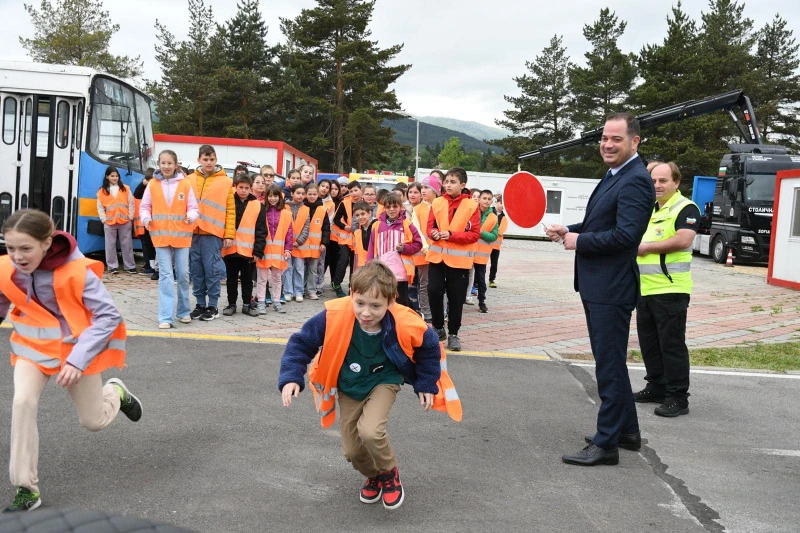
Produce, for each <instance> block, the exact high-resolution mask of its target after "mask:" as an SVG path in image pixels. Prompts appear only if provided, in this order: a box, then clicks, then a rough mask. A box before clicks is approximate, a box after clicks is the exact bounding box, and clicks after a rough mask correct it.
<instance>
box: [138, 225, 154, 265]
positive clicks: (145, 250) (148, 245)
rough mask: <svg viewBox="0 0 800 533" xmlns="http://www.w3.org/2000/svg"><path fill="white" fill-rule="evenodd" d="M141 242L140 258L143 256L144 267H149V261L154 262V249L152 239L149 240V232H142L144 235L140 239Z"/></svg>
mask: <svg viewBox="0 0 800 533" xmlns="http://www.w3.org/2000/svg"><path fill="white" fill-rule="evenodd" d="M140 240H141V241H142V256H144V266H145V267H149V266H150V261H155V260H156V249H155V247H154V246H153V239H151V238H150V232H149V231H147V230H144V235H142V236H141V237H140Z"/></svg>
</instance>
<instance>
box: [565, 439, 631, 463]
mask: <svg viewBox="0 0 800 533" xmlns="http://www.w3.org/2000/svg"><path fill="white" fill-rule="evenodd" d="M561 460H562V461H564V462H565V463H567V464H569V465H579V466H596V465H616V464H619V450H616V449H615V450H604V449H603V448H600V447H599V446H595V445H594V444H590V445H588V446H587V447H585V448H584V449H582V450H580V451H578V452H575V453H573V454H569V455H565V456H563V457H562V458H561Z"/></svg>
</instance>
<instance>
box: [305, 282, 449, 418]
mask: <svg viewBox="0 0 800 533" xmlns="http://www.w3.org/2000/svg"><path fill="white" fill-rule="evenodd" d="M389 312H390V313H392V316H393V317H394V320H395V324H396V331H397V339H398V342H399V343H400V348H402V350H403V353H404V354H405V355H406V356H407V357H408V358H409V359H411V361H414V348H418V347H420V346H422V336H423V334H424V333H425V331H426V330H427V329H428V326H427V324H425V322H424V321H423V320H422V319H421V318H420V317H419V315H418V314H417V313H416V312H414V311H412V310H411V309H409V308H408V307H406V306H404V305H393V306H391V307H389ZM355 321H356V315H355V313H354V312H353V301H352V298H351V297H350V296H346V297H344V298H337V299H335V300H328V301H327V302H325V340H324V342H323V345H322V349H321V350H320V352H319V353H318V354H317V356H316V357H315V358H314V360H313V361H312V362H311V366H310V367H309V370H308V381H309V384H310V385H311V390H312V391H313V392H314V404H315V406H316V408H317V412H318V413H319V416H320V422H321V423H322V427H325V428H328V427H331V426H332V425H333V423H334V421H335V420H336V391H337V388H338V383H339V371H340V370H341V368H342V363H343V362H344V358H345V356H346V355H347V350H348V348H349V347H350V340H351V338H352V336H353V325H354V324H355ZM439 347H440V350H441V376H440V377H439V380H438V381H437V382H436V385H437V387H439V392H437V393H436V394H435V395H434V398H433V408H434V409H435V410H437V411H442V412H446V413H447V414H448V416H450V418H452V419H453V420H455V421H456V422H460V421H461V418H462V414H463V413H462V409H461V400H460V399H459V398H458V393H457V392H456V388H455V385H453V380H452V379H450V375H449V374H448V373H447V359H446V355H445V351H444V346H442V343H439Z"/></svg>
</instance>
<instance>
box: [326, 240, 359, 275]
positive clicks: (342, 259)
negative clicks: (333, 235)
mask: <svg viewBox="0 0 800 533" xmlns="http://www.w3.org/2000/svg"><path fill="white" fill-rule="evenodd" d="M353 257H354V254H353V251H352V250H351V249H350V247H349V246H347V245H346V244H340V245H339V257H338V258H337V259H336V272H334V273H333V274H331V283H335V284H336V285H341V284H342V281H344V273H345V272H346V271H347V265H348V264H349V265H350V276H352V275H353Z"/></svg>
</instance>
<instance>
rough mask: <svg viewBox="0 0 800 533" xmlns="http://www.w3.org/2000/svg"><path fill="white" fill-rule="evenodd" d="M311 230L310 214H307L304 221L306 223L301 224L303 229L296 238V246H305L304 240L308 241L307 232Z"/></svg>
mask: <svg viewBox="0 0 800 533" xmlns="http://www.w3.org/2000/svg"><path fill="white" fill-rule="evenodd" d="M310 228H311V213H309V216H308V218H307V219H306V223H305V224H303V229H302V230H301V231H300V235H299V236H298V237H297V246H302V245H303V244H305V242H306V240H307V239H308V230H309V229H310Z"/></svg>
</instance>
